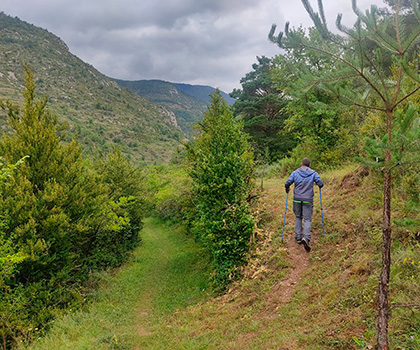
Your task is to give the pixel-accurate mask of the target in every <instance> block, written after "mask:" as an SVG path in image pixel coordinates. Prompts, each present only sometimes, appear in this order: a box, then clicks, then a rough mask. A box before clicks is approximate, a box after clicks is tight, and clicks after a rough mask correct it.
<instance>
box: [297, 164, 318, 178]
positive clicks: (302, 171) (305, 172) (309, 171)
mask: <svg viewBox="0 0 420 350" xmlns="http://www.w3.org/2000/svg"><path fill="white" fill-rule="evenodd" d="M298 172H299V175H300V176H302V177H308V176H311V175H312V174H313V173H314V172H315V170H312V169H311V168H309V167H307V166H301V167H300V168H299V169H298Z"/></svg>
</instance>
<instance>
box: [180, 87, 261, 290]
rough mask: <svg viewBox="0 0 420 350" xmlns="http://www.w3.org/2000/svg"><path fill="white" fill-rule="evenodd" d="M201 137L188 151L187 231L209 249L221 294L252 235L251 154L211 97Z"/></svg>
mask: <svg viewBox="0 0 420 350" xmlns="http://www.w3.org/2000/svg"><path fill="white" fill-rule="evenodd" d="M198 129H199V131H200V132H201V134H200V136H199V137H198V138H197V140H196V141H195V142H194V143H193V145H191V146H189V147H188V160H189V162H190V166H191V168H190V169H189V174H190V176H191V178H192V180H193V184H192V192H193V204H194V206H195V212H194V213H193V216H192V229H193V232H194V233H195V235H196V237H197V239H198V240H199V241H200V242H202V244H204V245H205V246H207V247H209V249H210V252H211V254H212V258H213V268H214V271H215V283H216V286H217V287H218V288H221V289H223V288H225V287H226V286H227V284H228V283H229V281H231V280H232V279H234V278H235V277H236V276H237V271H238V270H237V268H238V266H240V265H241V264H243V263H244V262H245V257H246V253H247V251H248V247H249V239H250V235H251V232H252V230H253V226H254V223H253V219H252V217H251V214H250V210H249V206H248V203H247V201H246V200H247V197H248V195H249V193H250V190H251V177H252V174H253V170H254V164H253V154H252V152H251V150H250V147H249V145H248V141H247V136H246V134H244V133H243V131H242V125H241V124H240V123H238V122H236V121H235V120H234V119H233V116H232V112H231V111H230V110H229V107H228V106H227V104H226V102H225V101H224V100H223V98H222V97H221V95H220V93H219V92H218V91H216V92H215V93H213V94H212V104H211V105H210V107H209V108H208V112H206V113H205V118H204V120H203V121H202V122H201V123H200V124H199V125H198Z"/></svg>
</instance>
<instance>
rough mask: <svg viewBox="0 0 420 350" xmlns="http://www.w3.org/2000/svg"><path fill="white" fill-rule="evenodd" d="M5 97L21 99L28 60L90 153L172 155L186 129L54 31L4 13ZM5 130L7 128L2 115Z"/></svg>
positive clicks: (0, 18) (0, 59)
mask: <svg viewBox="0 0 420 350" xmlns="http://www.w3.org/2000/svg"><path fill="white" fill-rule="evenodd" d="M0 34H1V35H0V96H1V98H3V99H6V98H10V99H13V100H17V99H19V100H20V101H22V99H21V98H20V96H21V91H22V87H23V84H24V68H23V67H22V62H25V63H26V64H28V65H29V66H30V68H31V70H32V71H33V73H34V76H35V79H36V83H37V88H38V92H39V94H41V95H42V94H47V95H48V96H49V103H50V108H51V110H52V111H53V112H54V113H57V114H58V115H59V116H60V120H61V121H66V122H68V123H69V125H70V133H69V135H70V136H71V135H75V136H76V137H77V138H78V139H79V140H80V142H81V144H82V145H83V150H84V152H88V153H98V152H99V151H110V150H111V149H112V147H115V146H119V147H120V148H121V149H122V151H123V152H124V153H125V154H127V155H129V156H131V157H132V158H134V159H136V160H144V161H154V160H160V161H162V160H164V159H169V158H170V154H171V152H172V151H173V150H174V149H175V148H176V145H177V143H178V140H180V139H181V138H182V133H181V132H180V130H179V129H178V128H177V124H176V120H175V118H174V116H173V115H172V113H171V112H170V111H168V110H166V109H164V108H162V107H159V106H157V105H155V104H152V103H150V102H149V101H148V100H146V99H144V98H141V97H139V96H138V95H136V94H134V93H131V92H129V91H128V90H126V89H123V88H121V87H120V86H119V85H118V84H117V83H116V82H115V81H113V80H112V79H110V78H108V77H106V76H105V75H103V74H101V73H100V72H98V71H97V70H96V69H95V68H94V67H92V66H90V65H89V64H86V63H84V62H83V61H81V60H80V59H79V58H77V57H76V56H74V55H73V54H71V53H70V52H69V50H68V47H67V46H66V44H65V43H64V42H63V41H62V40H61V39H60V38H58V37H56V36H55V35H53V34H52V33H50V32H48V31H46V30H44V29H41V28H38V27H36V26H34V25H31V24H28V23H26V22H24V21H21V20H20V19H18V18H12V17H9V16H7V15H5V14H4V13H0ZM0 123H1V128H2V130H6V129H7V121H6V119H5V115H4V114H1V115H0Z"/></svg>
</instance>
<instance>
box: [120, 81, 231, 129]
mask: <svg viewBox="0 0 420 350" xmlns="http://www.w3.org/2000/svg"><path fill="white" fill-rule="evenodd" d="M115 81H116V82H117V83H118V84H120V85H121V86H123V87H125V88H127V89H128V90H130V91H133V92H135V93H136V94H138V95H140V96H143V97H145V98H146V99H148V100H149V101H151V102H154V103H156V104H157V105H160V106H163V107H164V108H166V109H167V110H169V111H171V112H173V113H174V115H175V117H176V120H177V123H178V125H179V127H180V128H181V129H182V131H183V132H184V133H186V134H187V135H191V133H192V132H193V127H194V125H195V124H196V123H197V122H198V121H200V120H202V119H203V113H204V112H205V111H206V107H207V106H208V105H209V104H210V95H211V94H212V92H214V90H215V89H214V88H212V87H210V86H201V85H190V84H178V83H170V82H167V81H162V80H137V81H126V80H118V79H116V80H115ZM221 94H222V96H223V98H224V99H226V101H227V102H228V104H229V105H231V104H233V103H234V102H235V99H233V98H232V97H230V96H229V95H228V94H226V93H224V92H222V91H221Z"/></svg>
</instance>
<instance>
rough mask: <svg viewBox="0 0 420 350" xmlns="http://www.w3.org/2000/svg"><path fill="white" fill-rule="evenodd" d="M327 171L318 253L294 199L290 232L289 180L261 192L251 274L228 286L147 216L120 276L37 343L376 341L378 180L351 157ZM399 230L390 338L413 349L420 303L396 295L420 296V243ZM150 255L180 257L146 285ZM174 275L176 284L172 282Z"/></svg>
mask: <svg viewBox="0 0 420 350" xmlns="http://www.w3.org/2000/svg"><path fill="white" fill-rule="evenodd" d="M321 177H322V178H323V179H324V180H325V183H326V186H325V188H324V189H323V190H324V191H323V199H324V203H323V204H324V215H325V225H326V235H325V237H323V236H322V226H321V215H320V207H319V196H317V195H316V196H315V210H314V221H313V224H314V225H313V236H314V239H313V250H312V251H311V253H307V252H306V251H305V250H304V249H303V247H302V246H299V245H297V244H296V242H295V240H294V234H293V226H294V216H293V213H292V212H291V204H290V202H289V211H288V213H287V220H286V232H285V238H284V242H282V240H281V235H282V225H283V214H284V205H285V193H284V187H283V184H284V181H285V179H284V178H272V179H266V180H267V181H266V188H265V190H264V192H263V198H262V200H261V202H260V204H259V205H258V206H257V207H255V210H256V213H258V217H259V218H260V221H259V225H258V229H257V231H256V233H255V236H254V242H255V243H254V245H253V248H252V250H251V255H250V261H249V264H247V266H246V267H244V269H243V271H242V272H243V275H244V277H243V279H242V280H240V281H238V282H235V283H234V284H233V285H232V286H231V288H230V289H229V291H228V292H227V293H226V294H224V295H222V296H211V295H209V294H208V289H207V288H208V287H206V285H207V284H206V283H208V280H207V282H205V278H206V276H207V278H208V277H209V275H208V273H209V271H207V272H206V270H205V269H204V270H201V269H202V268H203V265H201V263H198V261H202V262H203V260H202V259H203V258H199V257H198V256H196V259H198V260H195V263H194V265H190V264H189V263H188V264H185V265H182V266H183V268H182V273H179V267H180V265H179V263H180V262H181V261H184V260H183V258H182V257H181V256H179V255H178V254H179V251H178V249H169V250H167V251H166V252H165V253H164V254H163V253H153V252H155V250H157V249H163V246H165V245H166V244H164V245H162V244H158V245H157V246H155V247H154V246H151V243H149V240H150V238H151V237H152V236H150V234H151V233H152V232H153V230H156V229H157V227H155V226H150V223H151V221H148V224H147V228H146V231H145V244H144V246H143V247H140V248H139V249H138V251H137V252H136V254H135V258H134V259H133V261H131V262H130V263H129V264H128V265H127V266H126V267H123V268H122V269H121V270H120V271H119V272H118V273H117V275H116V276H115V277H111V276H108V277H106V276H104V277H103V279H104V281H105V282H104V283H103V284H102V287H101V289H100V290H99V292H98V300H97V301H94V302H93V303H92V304H91V305H90V306H89V307H88V308H86V310H85V311H83V312H78V313H75V314H71V315H69V316H67V317H65V318H63V319H60V320H58V321H57V322H56V323H55V325H54V326H53V327H52V329H51V331H50V332H49V335H48V336H47V337H46V339H43V340H41V341H40V342H39V343H36V344H34V345H33V347H32V348H33V349H50V348H56V349H70V348H71V349H74V350H78V349H84V348H88V349H93V348H98V349H112V348H119V349H126V348H127V349H128V348H132V349H156V350H157V349H230V350H232V349H255V350H257V349H273V350H274V349H276V350H278V349H288V350H318V349H319V350H324V349H331V350H333V349H337V350H338V349H341V350H357V349H373V346H374V344H375V333H376V322H375V319H376V312H375V305H376V299H377V278H378V274H379V270H380V267H381V256H380V255H381V254H380V252H381V232H380V224H381V216H382V213H381V198H380V196H377V195H375V193H377V186H378V184H379V183H378V179H377V178H376V177H375V176H372V175H368V173H367V172H366V171H365V170H360V169H355V168H354V167H347V168H345V169H341V170H339V171H331V172H328V173H322V174H321ZM395 200H396V201H399V202H400V201H401V199H398V198H395ZM400 203H401V204H402V202H400ZM401 208H402V207H401ZM402 215H404V211H403V210H401V211H399V210H397V213H396V217H398V218H400V217H401V216H402ZM152 222H153V221H152ZM395 232H396V239H395V241H394V244H393V255H392V259H393V262H394V264H393V268H392V281H393V282H392V286H391V298H392V300H393V305H394V307H393V313H392V318H391V322H390V343H391V348H392V349H399V350H403V349H405V350H409V349H410V350H415V349H419V346H420V339H419V337H418V334H419V330H420V315H419V313H418V312H417V311H416V310H415V306H412V308H411V309H410V308H409V307H408V308H399V307H398V305H399V304H413V303H415V302H416V301H417V302H418V301H419V300H420V294H419V290H420V279H419V276H420V247H419V245H418V244H417V245H416V244H414V245H413V244H405V243H403V242H406V241H407V239H408V236H407V232H405V230H403V229H395ZM178 234H179V233H177V230H176V229H175V228H174V227H169V228H166V229H165V233H164V232H163V231H162V236H161V242H166V239H167V238H166V237H170V236H172V237H178V238H176V239H181V237H180V236H177V235H178ZM184 239H186V238H184ZM158 246H159V247H160V248H158ZM191 247H192V246H191V245H190V243H187V244H186V245H185V247H184V248H182V249H183V251H184V254H185V257H187V256H192V255H190V254H191V253H190V248H191ZM194 249H196V248H194ZM146 254H147V257H146ZM153 259H168V261H172V262H170V263H168V265H166V266H165V268H164V269H155V270H154V271H155V276H154V280H155V283H148V282H147V278H149V277H150V276H149V273H148V272H147V269H148V266H150V264H151V263H152V261H154V260H153ZM191 261H194V260H191ZM204 261H205V260H204ZM197 263H198V265H195V264H197ZM153 264H156V263H153ZM194 266H195V267H194ZM134 271H138V272H134ZM199 271H201V272H199ZM168 272H170V274H169V275H168ZM197 273H199V274H202V275H201V276H202V278H203V280H202V282H200V283H204V284H202V287H200V288H203V291H201V292H200V293H199V294H195V296H194V297H190V293H191V292H193V291H195V292H194V293H196V292H197V291H198V290H197V289H191V288H193V287H192V286H193V285H194V284H191V285H189V283H191V282H193V283H196V282H198V280H197V277H198V275H197ZM148 276H149V277H148ZM123 281H127V282H123ZM128 281H130V282H128ZM169 281H170V282H169ZM194 281H196V282H194ZM136 283H139V285H138V287H135V286H134V285H135V284H136ZM168 283H171V284H172V283H173V286H177V287H176V288H179V290H177V292H173V291H172V289H168V288H167V285H168ZM177 283H178V284H177ZM181 283H184V284H183V285H182V286H181ZM207 286H208V285H207ZM136 288H137V289H136ZM117 289H118V291H117ZM200 294H201V295H200ZM146 296H147V297H146ZM180 296H184V297H182V298H181V299H179V298H180ZM162 297H164V298H168V297H169V298H170V300H169V299H165V300H167V301H166V302H167V303H168V304H166V302H162V299H161V298H162ZM180 300H183V301H182V302H180ZM109 305H112V308H109V307H110V306H109ZM115 313H117V314H115Z"/></svg>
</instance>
